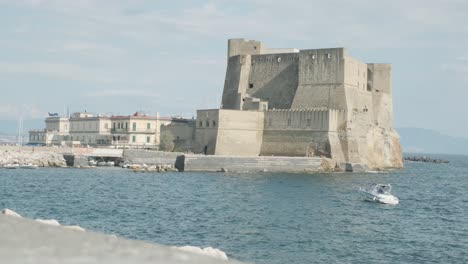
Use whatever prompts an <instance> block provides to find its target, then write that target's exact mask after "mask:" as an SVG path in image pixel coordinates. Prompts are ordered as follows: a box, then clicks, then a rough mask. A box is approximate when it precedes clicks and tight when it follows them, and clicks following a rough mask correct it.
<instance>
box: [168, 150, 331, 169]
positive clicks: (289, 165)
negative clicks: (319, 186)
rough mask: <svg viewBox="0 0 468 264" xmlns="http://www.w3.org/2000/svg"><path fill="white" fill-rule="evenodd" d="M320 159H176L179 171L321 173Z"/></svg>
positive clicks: (238, 157) (183, 157) (199, 156)
mask: <svg viewBox="0 0 468 264" xmlns="http://www.w3.org/2000/svg"><path fill="white" fill-rule="evenodd" d="M321 165H322V158H320V157H263V156H260V157H258V156H256V157H242V156H217V155H216V156H205V155H196V154H186V155H181V156H179V157H177V161H176V168H177V169H178V170H179V171H207V172H216V171H230V172H258V171H269V172H294V173H303V172H319V171H322V166H321Z"/></svg>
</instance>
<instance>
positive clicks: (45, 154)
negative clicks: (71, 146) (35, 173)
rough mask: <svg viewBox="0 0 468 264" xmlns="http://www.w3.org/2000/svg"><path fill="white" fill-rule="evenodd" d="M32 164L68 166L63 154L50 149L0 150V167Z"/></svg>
mask: <svg viewBox="0 0 468 264" xmlns="http://www.w3.org/2000/svg"><path fill="white" fill-rule="evenodd" d="M9 164H19V165H26V164H32V165H36V166H38V167H66V166H67V164H66V162H65V159H64V158H63V155H61V154H58V153H55V152H50V151H34V150H33V151H24V150H0V167H3V166H4V165H9Z"/></svg>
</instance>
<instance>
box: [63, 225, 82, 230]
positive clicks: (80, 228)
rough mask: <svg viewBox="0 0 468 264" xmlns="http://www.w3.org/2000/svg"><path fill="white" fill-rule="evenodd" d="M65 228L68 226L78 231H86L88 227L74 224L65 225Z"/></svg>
mask: <svg viewBox="0 0 468 264" xmlns="http://www.w3.org/2000/svg"><path fill="white" fill-rule="evenodd" d="M63 227H65V228H68V229H72V230H77V231H83V232H84V231H86V229H84V228H82V227H81V226H77V225H73V226H63Z"/></svg>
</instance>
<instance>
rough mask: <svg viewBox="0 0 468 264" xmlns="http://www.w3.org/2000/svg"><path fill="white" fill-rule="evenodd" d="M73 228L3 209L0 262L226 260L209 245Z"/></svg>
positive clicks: (208, 262)
mask: <svg viewBox="0 0 468 264" xmlns="http://www.w3.org/2000/svg"><path fill="white" fill-rule="evenodd" d="M57 224H58V226H57ZM69 229H72V230H69ZM73 229H75V230H76V228H75V226H70V227H68V229H67V228H64V226H60V224H59V223H58V221H56V220H46V221H44V220H42V221H41V222H39V221H38V220H36V221H34V220H30V219H25V218H22V217H21V216H20V215H19V214H17V213H16V212H14V211H12V210H9V209H5V210H3V211H2V213H1V214H0V234H2V235H1V236H0V245H1V246H0V256H1V259H2V260H1V261H0V262H1V263H3V262H5V263H12V264H14V263H64V264H68V263H89V264H94V263H142V264H146V263H167V264H176V263H195V264H197V263H206V264H214V263H227V256H226V254H225V253H224V252H222V251H220V250H218V249H215V248H211V247H208V248H203V249H200V248H197V247H190V246H186V247H182V248H177V247H168V246H163V245H157V244H151V243H146V242H141V241H134V240H127V239H122V238H117V237H115V236H113V235H103V234H97V233H93V232H76V231H74V230H73ZM228 263H240V262H238V261H235V260H229V262H228Z"/></svg>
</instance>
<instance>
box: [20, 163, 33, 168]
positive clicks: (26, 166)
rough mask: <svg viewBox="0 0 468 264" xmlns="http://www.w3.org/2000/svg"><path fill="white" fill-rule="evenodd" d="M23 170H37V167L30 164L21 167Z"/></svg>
mask: <svg viewBox="0 0 468 264" xmlns="http://www.w3.org/2000/svg"><path fill="white" fill-rule="evenodd" d="M19 167H20V168H21V169H37V165H34V164H31V163H28V164H23V165H20V166H19Z"/></svg>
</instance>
